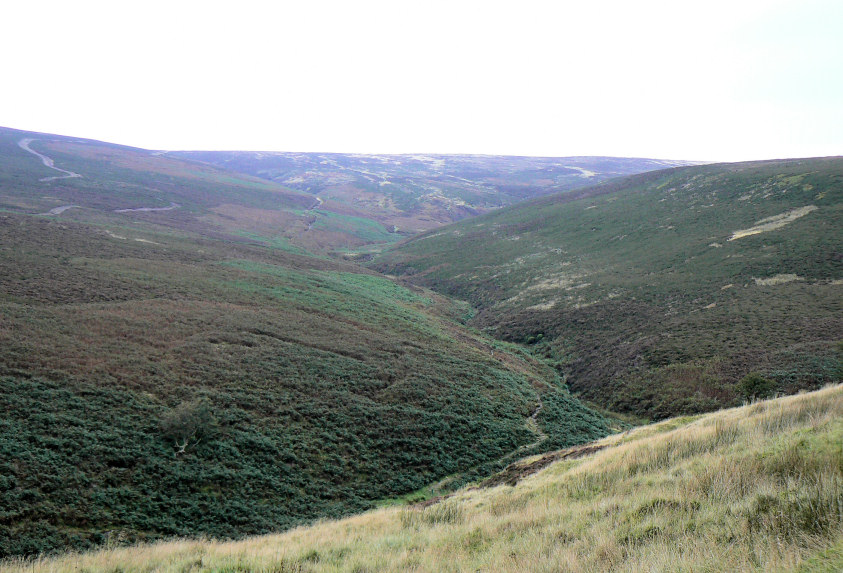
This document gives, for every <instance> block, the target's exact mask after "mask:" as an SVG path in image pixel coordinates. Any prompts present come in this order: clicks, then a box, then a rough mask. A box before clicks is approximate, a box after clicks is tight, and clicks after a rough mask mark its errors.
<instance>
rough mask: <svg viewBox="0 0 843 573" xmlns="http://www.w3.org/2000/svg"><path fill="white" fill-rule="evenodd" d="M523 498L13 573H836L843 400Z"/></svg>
mask: <svg viewBox="0 0 843 573" xmlns="http://www.w3.org/2000/svg"><path fill="white" fill-rule="evenodd" d="M600 443H602V444H605V445H607V446H608V447H607V448H605V449H603V450H601V451H600V452H598V453H597V454H595V455H593V456H591V457H588V458H582V459H579V460H567V461H564V462H561V463H557V464H554V465H552V466H550V467H549V468H547V469H546V470H544V471H542V472H540V473H538V474H536V475H534V476H532V477H530V478H527V479H525V480H524V481H523V482H521V483H519V485H518V486H516V487H514V488H513V487H506V486H502V487H497V488H493V489H488V490H477V489H473V490H471V489H470V490H464V491H462V492H459V493H458V494H457V495H455V496H454V497H451V498H449V499H447V500H445V501H443V502H441V503H439V504H434V505H430V506H428V507H424V508H421V507H410V508H395V507H393V508H385V509H380V510H377V511H373V512H370V513H365V514H362V515H358V516H356V517H352V518H350V519H345V520H340V521H331V522H324V523H320V524H317V525H315V526H313V527H308V528H299V529H295V530H293V531H290V532H288V533H285V534H283V535H272V536H263V537H256V538H251V539H247V540H244V541H239V542H233V543H219V542H214V541H186V540H185V541H174V542H169V543H160V544H154V545H142V546H136V547H127V548H119V549H109V550H105V551H100V552H95V553H86V554H71V555H65V556H62V557H57V558H49V559H39V560H36V561H27V562H21V561H17V562H7V563H6V564H5V565H4V566H3V567H0V569H3V570H4V571H8V572H9V573H17V572H20V573H23V572H24V571H31V572H33V573H36V572H42V571H71V570H73V571H78V570H85V571H276V572H278V571H309V572H311V571H312V572H319V571H338V572H339V571H348V572H351V571H525V570H530V571H562V570H564V571H609V570H611V571H667V570H670V571H677V570H683V571H698V570H699V571H748V570H762V571H780V570H796V569H798V570H800V571H832V570H835V568H836V567H838V566H839V564H840V563H841V561H840V555H841V551H840V548H841V541H842V540H843V386H839V385H838V386H834V387H827V388H825V389H823V390H820V391H818V392H814V393H810V394H801V395H797V396H791V397H788V398H781V399H777V400H772V401H766V402H759V403H755V404H752V405H749V406H745V407H742V408H735V409H731V410H725V411H721V412H718V413H715V414H711V415H707V416H704V417H698V418H685V419H681V420H678V421H677V420H669V421H667V422H664V423H661V424H657V425H654V426H648V427H644V428H640V429H636V430H633V431H630V432H627V433H625V434H619V435H615V436H611V437H609V438H606V439H605V440H603V441H602V442H600Z"/></svg>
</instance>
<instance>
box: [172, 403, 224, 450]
mask: <svg viewBox="0 0 843 573" xmlns="http://www.w3.org/2000/svg"><path fill="white" fill-rule="evenodd" d="M216 425H217V421H216V418H215V417H214V413H213V410H212V409H211V404H210V402H209V401H208V400H207V399H204V398H203V399H199V400H193V401H191V402H183V403H181V404H179V405H178V406H176V407H175V408H173V409H172V410H169V411H167V412H165V413H164V414H163V415H162V416H161V420H160V421H159V423H158V426H159V428H160V430H161V433H162V434H163V435H164V438H165V439H166V440H167V441H170V442H171V443H172V444H173V449H174V454H173V455H174V456H175V457H178V456H179V455H181V454H183V453H185V452H186V451H187V449H188V448H189V447H196V446H197V445H198V444H199V443H200V442H201V441H202V440H203V439H205V438H207V437H209V436H210V435H211V434H212V433H213V430H214V429H215V428H216Z"/></svg>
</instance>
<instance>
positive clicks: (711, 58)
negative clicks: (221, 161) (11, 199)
mask: <svg viewBox="0 0 843 573" xmlns="http://www.w3.org/2000/svg"><path fill="white" fill-rule="evenodd" d="M0 19H2V21H3V30H2V34H0V54H2V60H0V62H2V66H1V67H0V82H2V83H1V84H0V85H2V89H0V125H3V126H6V127H15V128H19V129H27V130H33V131H44V132H49V133H59V134H64V135H74V136H80V137H89V138H94V139H101V140H105V141H111V142H115V143H123V144H127V145H135V146H139V147H145V148H150V149H261V150H278V151H339V152H372V153H402V152H440V153H490V154H512V155H545V156H563V155H620V156H638V157H657V158H667V159H698V160H725V161H731V160H743V159H762V158H778V157H806V156H815V155H839V154H843V1H841V0H794V1H788V0H758V1H755V0H728V1H721V0H706V1H697V2H684V1H679V0H673V1H669V2H657V1H648V0H635V1H629V0H627V1H600V0H591V1H587V2H586V1H582V0H580V1H577V2H568V1H561V0H558V1H555V2H554V1H551V2H537V1H529V0H510V1H508V2H494V1H480V2H471V1H460V0H450V1H443V2H439V1H436V0H428V1H424V2H417V1H397V0H393V1H384V2H379V1H369V0H348V1H344V2H328V1H318V0H316V1H314V0H295V1H289V2H287V1H277V2H254V1H249V0H237V1H234V0H231V1H229V2H213V1H200V2H193V1H184V0H169V1H167V2H158V1H151V0H145V1H143V2H132V3H129V2H117V1H110V2H91V1H79V0H74V1H72V2H70V1H61V2H52V1H43V0H42V1H38V2H29V1H19V2H13V1H9V2H4V3H3V6H2V7H0Z"/></svg>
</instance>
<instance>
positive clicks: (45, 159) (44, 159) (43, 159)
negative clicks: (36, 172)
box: [18, 137, 82, 182]
mask: <svg viewBox="0 0 843 573" xmlns="http://www.w3.org/2000/svg"><path fill="white" fill-rule="evenodd" d="M33 141H35V139H33V138H31V137H24V138H23V139H21V140H20V141H18V147H20V148H21V149H23V150H24V151H28V152H29V153H31V154H33V155H36V156H38V157H39V158H40V159H41V162H42V163H43V164H44V165H45V166H47V167H49V168H50V169H54V170H56V171H61V172H62V173H65V175H56V176H54V177H42V178H41V179H39V180H38V181H42V182H47V181H55V180H56V179H69V178H72V177H82V176H81V175H79V174H78V173H76V172H73V171H68V170H67V169H61V168H59V167H56V166H55V164H54V162H53V160H52V159H50V158H49V157H47V156H46V155H43V154H41V153H38V152H37V151H35V150H34V149H32V148H31V147H29V144H30V143H32V142H33Z"/></svg>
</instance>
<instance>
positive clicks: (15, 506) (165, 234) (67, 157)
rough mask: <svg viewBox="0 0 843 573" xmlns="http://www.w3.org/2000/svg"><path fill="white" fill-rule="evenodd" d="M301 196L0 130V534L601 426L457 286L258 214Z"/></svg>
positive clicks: (363, 490)
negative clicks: (338, 251)
mask: <svg viewBox="0 0 843 573" xmlns="http://www.w3.org/2000/svg"><path fill="white" fill-rule="evenodd" d="M312 201H313V200H312V198H311V197H309V196H305V195H302V194H300V193H298V192H295V191H290V190H286V189H284V188H282V187H280V186H277V185H275V184H274V183H270V182H266V181H261V180H254V179H249V178H247V177H244V176H239V175H236V174H231V173H226V172H223V171H220V170H218V169H212V168H210V167H208V166H201V165H198V164H190V163H186V162H182V161H177V160H174V159H169V158H162V157H160V156H156V155H154V154H150V153H149V152H144V151H143V150H135V149H131V148H122V147H119V146H113V145H109V144H101V143H97V142H89V141H84V140H74V139H72V138H59V137H55V136H48V135H45V134H30V133H26V132H15V131H13V130H3V131H2V132H0V412H2V413H3V415H2V416H0V556H4V557H7V556H11V555H32V554H37V553H39V552H45V551H55V550H60V549H67V548H86V547H91V546H93V545H96V544H102V543H115V542H117V541H121V542H122V541H131V540H143V539H157V538H162V537H172V536H188V535H189V536H199V535H207V536H213V537H217V538H226V537H238V536H242V535H245V534H253V533H260V532H270V531H279V530H282V529H285V528H288V527H290V526H293V525H296V524H300V523H303V522H306V521H308V520H313V519H316V518H321V517H326V516H339V515H344V514H348V513H350V512H355V511H360V510H362V509H366V508H370V507H373V506H374V504H375V503H376V502H377V501H378V500H381V499H383V498H392V497H395V496H400V495H403V494H407V493H409V492H412V491H414V490H417V489H419V488H421V487H423V486H426V485H427V484H429V483H431V482H433V481H435V480H437V479H440V478H444V477H446V476H452V480H451V481H452V483H454V484H459V483H460V482H463V481H465V480H468V479H473V478H475V477H476V476H479V475H483V474H484V473H488V472H489V471H491V470H492V469H494V468H496V467H500V466H502V465H505V464H506V463H508V462H509V461H511V457H513V456H515V455H516V454H518V455H524V454H527V453H530V452H540V451H547V450H548V449H552V448H558V447H564V446H567V445H572V444H576V443H582V442H585V441H588V440H592V439H595V438H598V437H601V436H604V435H606V434H607V433H608V431H609V427H608V424H607V422H606V420H605V419H604V418H603V417H601V416H600V415H598V414H596V413H594V412H592V411H591V410H589V409H587V408H585V407H584V406H583V405H582V404H580V403H579V402H578V401H577V400H575V399H574V398H572V397H571V396H570V395H569V394H568V392H567V390H566V389H565V388H564V385H563V384H562V383H561V381H560V379H559V377H558V375H557V374H556V372H555V371H554V370H553V369H552V368H550V367H548V366H547V365H545V364H543V363H542V362H541V361H539V360H536V359H534V358H533V357H532V356H531V354H530V353H529V352H526V351H525V350H524V349H523V348H519V347H517V346H515V345H511V344H507V343H504V342H500V341H496V340H494V339H491V338H489V337H487V336H485V335H482V334H479V333H477V332H475V331H472V330H469V329H467V328H465V327H464V326H463V325H462V322H463V321H464V319H465V318H466V317H467V316H469V315H470V312H471V309H470V308H469V307H468V305H466V304H464V303H458V302H454V301H451V300H449V299H446V298H444V297H442V296H439V295H437V294H435V293H433V292H430V291H427V290H425V289H421V288H419V287H415V286H412V285H406V286H402V285H400V284H397V283H396V282H394V281H391V280H389V279H387V278H386V277H383V276H381V275H378V274H377V273H375V272H374V271H370V270H368V269H365V268H362V267H359V266H357V265H353V264H351V263H348V262H343V261H338V260H333V259H330V258H327V257H324V256H313V255H309V254H307V253H305V252H304V251H302V250H301V249H299V248H296V247H295V246H294V245H291V244H290V242H289V241H286V240H282V239H283V237H282V238H277V237H276V236H275V235H271V234H270V230H272V229H276V231H272V232H277V229H278V228H279V226H281V225H280V223H279V221H280V220H281V219H280V218H283V217H287V216H288V214H290V215H289V216H290V217H291V218H290V219H289V221H291V223H290V224H291V225H293V226H295V225H296V224H299V223H296V221H301V217H303V216H302V215H297V214H296V210H302V209H304V210H306V209H307V207H308V205H311V204H312ZM221 206H224V207H221ZM221 209H222V211H221ZM239 210H242V212H243V213H246V214H248V216H246V215H244V216H243V218H241V217H240V216H239V215H237V216H236V215H235V214H236V213H238V212H239ZM255 213H264V214H265V213H276V214H278V217H279V219H272V220H271V221H269V222H266V228H267V229H268V231H267V232H266V233H267V234H265V235H259V236H258V234H257V233H251V232H249V231H247V230H244V229H246V227H243V226H241V225H242V224H243V223H244V221H247V220H248V219H249V217H251V216H252V215H254V214H255ZM297 217H298V218H297ZM256 218H257V219H260V217H256ZM284 220H287V219H284ZM263 223H264V221H261V224H263ZM250 233H251V234H250Z"/></svg>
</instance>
